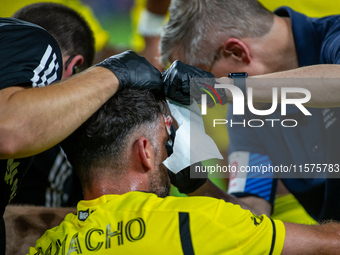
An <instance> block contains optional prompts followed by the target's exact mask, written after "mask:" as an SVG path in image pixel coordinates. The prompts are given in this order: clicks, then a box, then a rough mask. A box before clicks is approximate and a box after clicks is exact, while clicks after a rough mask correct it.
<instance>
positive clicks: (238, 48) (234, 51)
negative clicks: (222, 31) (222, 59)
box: [223, 38, 251, 64]
mask: <svg viewBox="0 0 340 255" xmlns="http://www.w3.org/2000/svg"><path fill="white" fill-rule="evenodd" d="M223 54H224V55H227V56H229V57H232V58H233V59H234V60H236V61H239V62H243V63H245V64H249V63H250V61H251V56H250V52H249V48H248V46H247V45H246V44H244V43H243V42H242V41H241V40H239V39H237V38H229V39H228V40H226V41H225V42H224V45H223Z"/></svg>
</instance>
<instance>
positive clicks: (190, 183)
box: [166, 125, 208, 194]
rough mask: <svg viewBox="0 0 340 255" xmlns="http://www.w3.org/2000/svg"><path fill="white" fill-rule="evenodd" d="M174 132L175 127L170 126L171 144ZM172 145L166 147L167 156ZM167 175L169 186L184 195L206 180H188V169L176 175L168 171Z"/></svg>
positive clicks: (170, 151) (173, 139) (170, 152)
mask: <svg viewBox="0 0 340 255" xmlns="http://www.w3.org/2000/svg"><path fill="white" fill-rule="evenodd" d="M175 131H176V130H175V127H174V126H173V125H171V135H170V138H171V140H172V141H173V143H174V141H175V138H176V137H175ZM173 143H172V145H169V144H167V145H166V150H167V152H168V156H170V155H171V154H172V147H173ZM196 165H201V163H196V164H194V165H193V167H195V166H196ZM168 174H169V177H170V182H171V184H172V185H174V186H175V187H177V189H178V191H179V192H181V193H185V194H188V193H192V192H194V191H195V190H197V189H198V188H199V187H201V186H202V185H203V184H204V183H205V182H206V181H207V179H208V178H207V177H206V178H190V167H187V168H185V169H183V170H182V171H180V172H179V173H177V174H174V173H173V172H171V171H170V170H168Z"/></svg>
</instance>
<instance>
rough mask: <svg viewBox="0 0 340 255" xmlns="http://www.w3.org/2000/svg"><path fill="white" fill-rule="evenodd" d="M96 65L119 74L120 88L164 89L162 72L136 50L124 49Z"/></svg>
mask: <svg viewBox="0 0 340 255" xmlns="http://www.w3.org/2000/svg"><path fill="white" fill-rule="evenodd" d="M96 66H102V67H105V68H107V69H109V70H111V71H112V72H113V73H114V74H115V75H116V76H117V78H118V80H119V90H121V89H124V88H131V89H148V90H156V91H162V90H163V83H162V79H161V73H160V72H159V71H158V70H157V69H156V68H155V67H154V66H153V65H151V64H150V63H149V62H148V61H147V60H146V59H145V58H144V57H141V56H139V55H137V54H136V53H135V52H134V51H131V50H129V51H124V52H123V53H120V54H117V55H114V56H112V57H110V58H107V59H105V60H104V61H102V62H100V63H98V64H97V65H96Z"/></svg>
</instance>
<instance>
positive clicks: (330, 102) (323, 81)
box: [217, 64, 340, 108]
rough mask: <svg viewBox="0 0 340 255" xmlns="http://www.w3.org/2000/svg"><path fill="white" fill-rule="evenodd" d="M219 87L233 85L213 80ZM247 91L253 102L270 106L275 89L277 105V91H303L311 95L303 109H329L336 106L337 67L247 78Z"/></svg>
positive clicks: (338, 102)
mask: <svg viewBox="0 0 340 255" xmlns="http://www.w3.org/2000/svg"><path fill="white" fill-rule="evenodd" d="M217 81H218V82H220V83H221V84H234V82H233V81H232V79H231V78H226V77H223V78H220V79H217ZM246 87H247V90H248V88H249V87H251V88H253V102H256V103H271V102H272V100H273V99H272V97H273V96H272V88H278V103H280V102H281V90H280V89H281V88H283V87H294V88H304V89H307V90H309V92H310V93H311V99H310V100H309V101H308V102H307V103H304V106H306V107H317V108H329V107H339V106H340V89H339V88H340V66H339V65H335V64H323V65H314V66H307V67H301V68H297V69H293V70H289V71H284V72H277V73H271V74H264V75H256V76H251V77H248V78H247V79H246ZM226 93H227V96H228V101H232V98H233V97H232V94H231V92H230V90H228V89H226ZM301 97H304V95H303V94H301V93H289V94H288V98H291V99H295V98H301Z"/></svg>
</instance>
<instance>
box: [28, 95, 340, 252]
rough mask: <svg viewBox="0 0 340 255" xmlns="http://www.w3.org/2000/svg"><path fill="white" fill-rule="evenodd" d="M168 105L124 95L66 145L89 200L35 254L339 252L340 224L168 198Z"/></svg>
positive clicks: (211, 201) (212, 201)
mask: <svg viewBox="0 0 340 255" xmlns="http://www.w3.org/2000/svg"><path fill="white" fill-rule="evenodd" d="M164 103H165V102H164V101H162V100H156V99H155V97H154V95H153V94H152V93H151V92H148V91H136V90H131V89H125V90H120V91H119V92H117V93H116V94H115V95H114V96H113V97H112V98H111V99H109V100H108V101H107V102H106V103H105V104H104V105H103V106H102V107H101V108H100V109H99V110H98V111H97V112H96V113H95V114H93V115H92V117H90V118H89V119H88V120H87V121H86V122H85V123H84V124H83V125H82V126H80V127H79V128H78V129H77V130H76V131H75V132H74V133H73V134H71V135H70V136H69V137H68V138H67V139H66V140H65V141H64V142H63V143H62V146H63V148H64V150H65V152H66V154H67V155H68V157H69V160H70V162H71V164H72V165H73V166H74V169H75V171H76V172H77V174H78V175H79V178H80V181H81V183H82V186H83V191H84V197H85V200H83V201H80V202H79V203H78V206H77V214H76V215H75V214H68V215H67V216H66V217H65V219H64V221H63V222H62V223H61V224H60V225H59V226H58V227H55V228H53V229H51V230H48V231H47V232H46V233H45V234H44V235H43V236H42V237H41V238H40V239H39V240H38V241H37V242H36V246H35V247H34V248H30V251H29V253H30V254H58V252H61V251H62V252H63V253H64V254H66V251H67V254H72V252H75V253H77V254H90V253H91V254H93V253H96V252H97V254H113V253H118V254H226V253H233V254H234V253H237V254H281V252H282V253H284V254H299V253H303V254H314V253H315V252H316V253H317V252H318V251H320V249H323V250H322V251H326V252H327V251H328V250H326V249H329V251H332V252H334V251H338V245H339V242H340V237H339V236H338V234H337V232H336V230H337V228H339V226H338V225H337V224H328V225H323V226H301V225H296V224H289V223H283V222H281V221H273V220H271V219H269V218H268V217H266V216H265V215H262V216H257V215H254V214H252V213H251V212H250V211H248V210H244V209H241V208H240V206H238V205H233V204H231V203H226V202H225V201H223V200H218V199H215V198H209V197H171V196H167V195H168V193H169V187H170V180H169V177H168V174H167V169H166V168H165V167H164V166H163V165H162V162H163V161H164V160H165V159H166V157H167V152H166V149H165V144H166V142H167V141H168V138H169V134H168V129H167V126H168V125H166V124H165V117H167V114H166V113H165V111H164V109H165V108H166V107H165V106H164ZM164 115H165V117H164ZM167 119H168V118H167ZM167 124H169V123H168V122H167ZM338 232H339V231H338ZM323 233H326V234H327V235H326V234H324V235H323ZM301 240H303V241H304V242H302V241H301ZM320 240H322V241H320ZM331 249H333V250H331Z"/></svg>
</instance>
